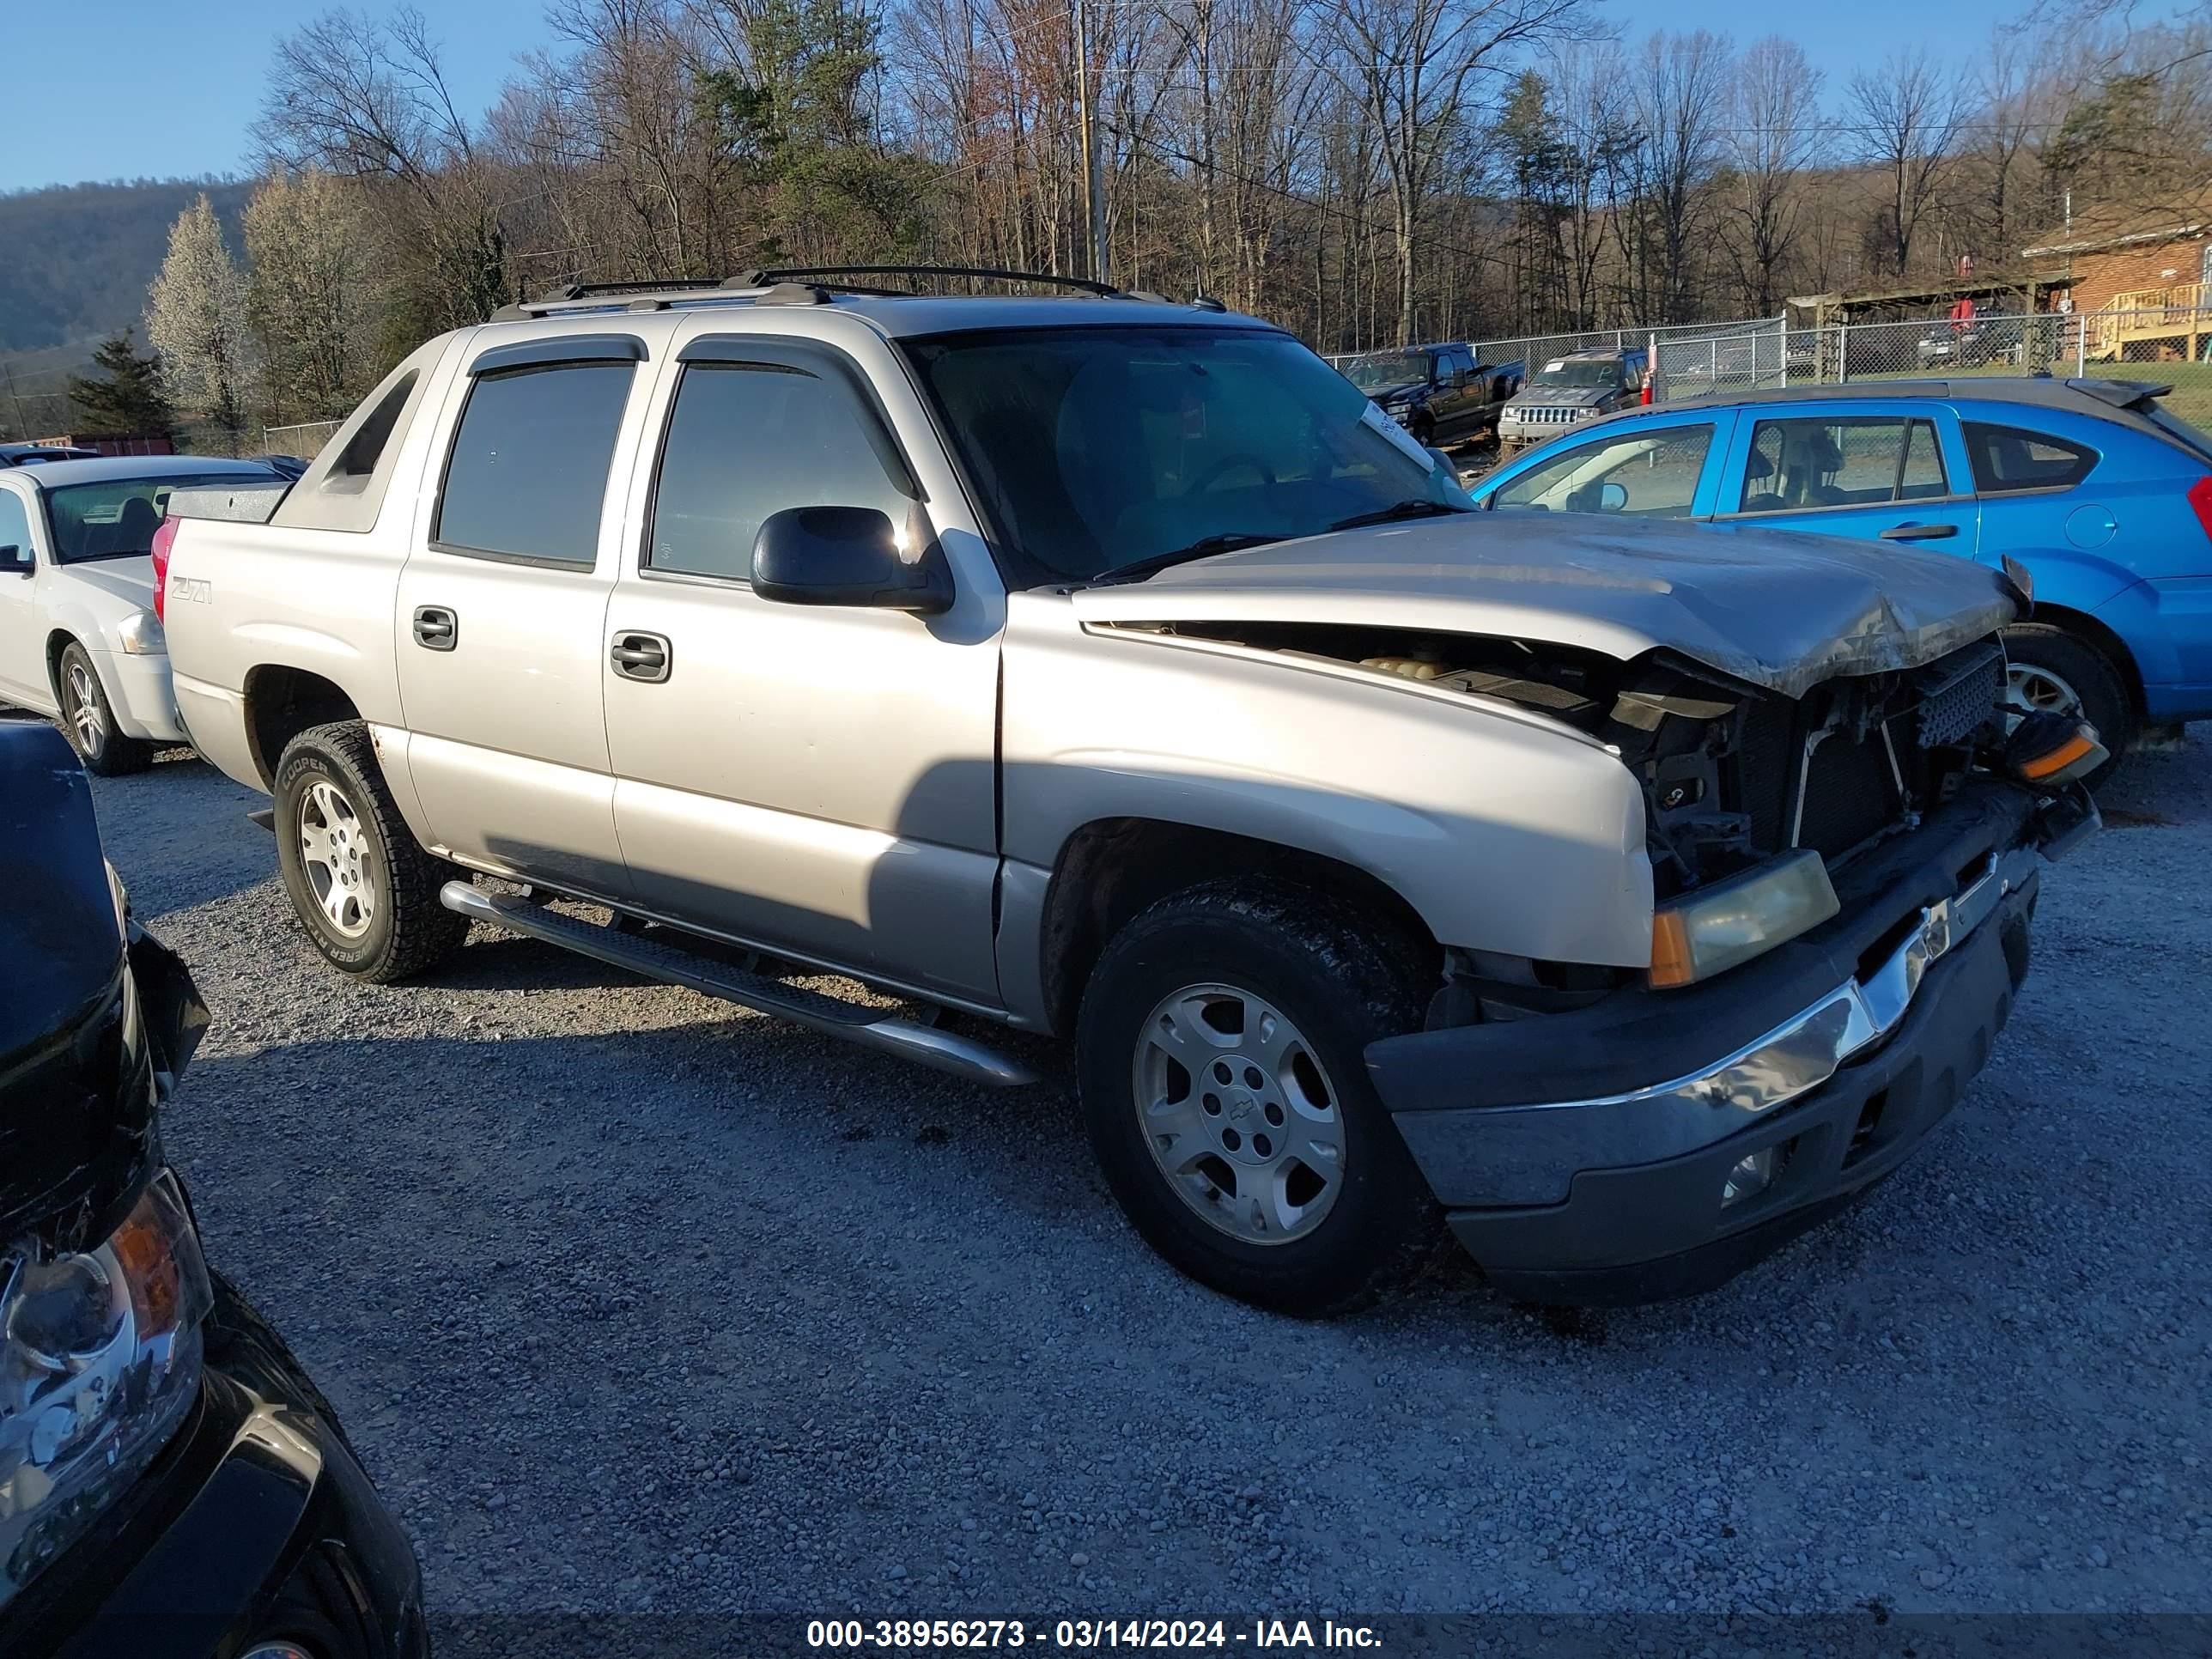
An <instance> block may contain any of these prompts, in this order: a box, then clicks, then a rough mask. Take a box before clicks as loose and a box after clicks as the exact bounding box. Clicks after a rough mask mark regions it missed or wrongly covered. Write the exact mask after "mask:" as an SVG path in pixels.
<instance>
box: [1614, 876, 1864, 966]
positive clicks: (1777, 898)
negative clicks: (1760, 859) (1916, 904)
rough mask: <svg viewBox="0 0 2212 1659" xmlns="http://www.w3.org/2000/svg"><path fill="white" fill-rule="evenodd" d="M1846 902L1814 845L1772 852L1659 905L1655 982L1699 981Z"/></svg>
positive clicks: (1770, 946) (1653, 927)
mask: <svg viewBox="0 0 2212 1659" xmlns="http://www.w3.org/2000/svg"><path fill="white" fill-rule="evenodd" d="M1839 908H1841V907H1840V906H1839V905H1838V903H1837V902H1836V890H1835V889H1834V888H1833V887H1832V886H1831V885H1829V883H1828V866H1827V865H1826V862H1825V861H1824V860H1822V859H1821V857H1820V854H1818V853H1816V852H1814V850H1813V849H1812V848H1809V847H1808V848H1800V849H1799V850H1797V851H1796V852H1794V853H1785V854H1783V855H1782V856H1781V857H1780V858H1777V859H1769V860H1767V861H1766V862H1765V863H1764V864H1761V865H1757V866H1753V868H1751V869H1749V870H1747V871H1745V872H1743V873H1742V874H1741V875H1738V876H1731V877H1729V878H1728V879H1727V880H1726V881H1717V882H1715V883H1713V884H1712V885H1711V886H1710V887H1704V888H1700V889H1699V890H1697V891H1696V892H1694V893H1692V894H1691V895H1689V896H1687V897H1686V898H1682V899H1678V900H1677V901H1675V902H1674V903H1672V904H1668V905H1662V907H1661V908H1659V909H1658V910H1657V911H1656V913H1655V914H1654V915H1653V916H1652V918H1651V983H1652V985H1653V986H1654V987H1657V988H1661V989H1666V988H1669V987H1675V986H1681V985H1695V984H1697V983H1699V981H1703V980H1708V979H1711V977H1712V976H1713V975H1715V974H1719V973H1725V972H1726V971H1727V970H1728V969H1731V968H1733V967H1735V965H1736V964H1737V963H1743V962H1749V961H1750V960H1751V959H1752V958H1753V957H1757V956H1763V955H1765V953H1766V952H1767V951H1771V950H1772V949H1773V948H1774V947H1775V946H1776V945H1780V944H1782V943H1784V941H1785V940H1788V939H1796V937H1797V935H1798V934H1800V933H1803V932H1804V931H1805V930H1806V929H1807V928H1808V927H1819V926H1820V924H1821V923H1822V922H1824V921H1826V920H1827V919H1828V918H1829V917H1830V916H1832V915H1835V914H1836V912H1837V911H1838V909H1839Z"/></svg>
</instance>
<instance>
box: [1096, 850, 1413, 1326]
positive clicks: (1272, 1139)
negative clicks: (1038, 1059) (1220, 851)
mask: <svg viewBox="0 0 2212 1659" xmlns="http://www.w3.org/2000/svg"><path fill="white" fill-rule="evenodd" d="M1412 953H1413V952H1412V949H1411V947H1410V946H1408V945H1404V944H1401V942H1400V941H1398V940H1396V939H1392V938H1390V937H1389V936H1387V935H1385V934H1383V933H1377V932H1376V931H1375V930H1373V929H1370V927H1366V926H1365V925H1364V924H1363V923H1362V921H1360V920H1359V919H1358V917H1356V916H1354V915H1352V914H1351V912H1350V911H1349V910H1347V909H1346V908H1345V907H1344V906H1342V905H1341V904H1340V902H1337V901H1336V900H1334V899H1333V898H1331V897H1329V896H1328V895H1326V894H1322V893H1319V892H1316V891H1310V890H1305V889H1303V888H1299V887H1295V886H1291V885H1290V884H1283V883H1278V882H1273V881H1264V880H1257V879H1238V880H1230V881H1220V882H1212V883H1208V884H1205V885H1203V886H1200V887H1195V888H1192V889H1190V890H1188V891H1185V892H1182V893H1179V894H1176V895H1174V896H1170V897H1169V898H1166V899H1164V900H1162V901H1161V902H1159V903H1158V904H1156V905H1154V906H1153V907H1152V908H1151V909H1149V910H1147V911H1146V912H1145V913H1144V914H1143V915H1139V917H1137V919H1136V920H1135V921H1132V922H1130V923H1129V924H1128V925H1127V927H1124V928H1123V929H1122V930H1121V933H1119V934H1117V935H1116V936H1115V938H1114V939H1113V940H1112V941H1111V942H1110V943H1109V945H1107V947H1106V950H1105V952H1104V954H1103V955H1102V956H1101V957H1100V958H1099V961H1098V965H1097V969H1096V970H1095V971H1094V973H1093V974H1092V976H1091V982H1090V984H1089V986H1088V987H1087V988H1086V989H1085V994H1084V999H1083V1006H1082V1012H1081V1016H1080V1020H1079V1029H1078V1032H1077V1054H1076V1063H1077V1069H1078V1074H1079V1079H1080V1085H1081V1092H1082V1099H1083V1109H1084V1115H1085V1121H1086V1124H1087V1127H1088V1128H1089V1130H1090V1135H1091V1147H1092V1149H1093V1151H1094V1152H1096V1153H1097V1158H1098V1162H1099V1166H1100V1168H1101V1169H1102V1170H1103V1172H1104V1174H1105V1176H1106V1180H1107V1183H1108V1185H1109V1187H1110V1188H1111V1189H1112V1190H1113V1193H1114V1196H1115V1199H1116V1200H1118V1201H1119V1202H1120V1204H1121V1208H1122V1210H1123V1211H1124V1212H1126V1213H1127V1216H1128V1218H1129V1219H1130V1221H1131V1222H1132V1223H1133V1225H1135V1227H1136V1229H1137V1231H1139V1233H1140V1234H1142V1235H1143V1236H1144V1237H1145V1239H1146V1242H1147V1243H1150V1244H1151V1245H1152V1248H1153V1249H1156V1250H1158V1252H1159V1253H1160V1254H1161V1255H1164V1256H1165V1257H1166V1258H1167V1260H1168V1261H1170V1262H1171V1263H1173V1264H1174V1265H1175V1266H1176V1267H1178V1268H1180V1269H1182V1271H1183V1272H1184V1273H1188V1274H1189V1275H1190V1276H1191V1277H1192V1278H1194V1279H1197V1280H1199V1281H1200V1283H1201V1284H1205V1285H1211V1286H1212V1287H1213V1288H1214V1289H1216V1290H1218V1291H1225V1292H1226V1293H1228V1294H1229V1295H1231V1296H1234V1297H1239V1298H1241V1299H1243V1300H1244V1301H1247V1302H1251V1303H1255V1304H1258V1305H1260V1306H1261V1307H1265V1308H1272V1309H1274V1310H1277V1311H1279V1312H1283V1313H1289V1314H1295V1315H1298V1316H1306V1317H1316V1316H1324V1315H1328V1314H1335V1313H1341V1312H1346V1311H1348V1310H1352V1309H1353V1308H1357V1307H1359V1306H1361V1305H1363V1304H1365V1303H1367V1302H1370V1301H1371V1300H1373V1299H1374V1298H1375V1297H1376V1296H1377V1295H1378V1294H1379V1293H1381V1292H1382V1291H1385V1290H1387V1289H1389V1288H1390V1287H1391V1286H1392V1285H1395V1283H1397V1282H1399V1281H1401V1280H1403V1279H1406V1278H1407V1277H1408V1276H1409V1275H1410V1273H1411V1272H1412V1270H1413V1268H1414V1267H1417V1266H1418V1265H1419V1262H1420V1261H1422V1260H1424V1259H1425V1257H1426V1255H1428V1254H1429V1252H1430V1250H1431V1248H1432V1247H1433V1245H1434V1243H1435V1242H1436V1240H1437V1237H1438V1236H1439V1233H1440V1231H1441V1222H1442V1218H1441V1215H1440V1213H1439V1212H1438V1210H1437V1205H1436V1202H1435V1200H1434V1199H1433V1198H1432V1197H1431V1195H1430V1193H1429V1191H1428V1188H1427V1185H1426V1183H1425V1182H1424V1181H1423V1180H1422V1179H1421V1176H1420V1172H1419V1170H1417V1169H1416V1168H1415V1167H1414V1164H1413V1158H1412V1157H1411V1155H1410V1154H1408V1153H1407V1150H1406V1146H1405V1143H1404V1141H1403V1140H1402V1139H1400V1137H1399V1134H1398V1132H1397V1129H1396V1127H1395V1126H1394V1125H1393V1124H1392V1123H1391V1121H1390V1116H1389V1113H1388V1112H1387V1111H1386V1110H1384V1109H1383V1103H1382V1102H1381V1100H1380V1099H1379V1098H1378V1097H1376V1093H1375V1091H1374V1086H1373V1085H1372V1084H1371V1083H1370V1081H1369V1080H1368V1076H1367V1067H1366V1064H1365V1059H1364V1055H1365V1051H1366V1048H1367V1045H1368V1044H1369V1043H1370V1042H1374V1041H1376V1039H1378V1038H1380V1037H1384V1036H1394V1035H1395V1034H1397V1033H1400V1032H1403V1031H1409V1030H1414V1029H1415V1028H1417V1027H1418V1026H1419V1024H1420V1012H1419V1010H1420V1001H1419V994H1418V992H1417V989H1416V987H1415V982H1414V975H1413V971H1412V969H1411V963H1410V962H1409V960H1408V958H1409V957H1411V955H1412Z"/></svg>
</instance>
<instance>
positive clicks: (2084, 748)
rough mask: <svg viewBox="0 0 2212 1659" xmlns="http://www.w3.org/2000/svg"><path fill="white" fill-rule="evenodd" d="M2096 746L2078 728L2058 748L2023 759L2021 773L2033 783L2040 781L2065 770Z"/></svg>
mask: <svg viewBox="0 0 2212 1659" xmlns="http://www.w3.org/2000/svg"><path fill="white" fill-rule="evenodd" d="M2096 746H2097V745H2096V744H2093V743H2092V742H2091V741H2090V740H2089V738H2088V737H2087V734H2086V733H2084V732H2081V731H2080V730H2079V729H2076V730H2075V733H2074V735H2073V736H2072V737H2070V738H2068V739H2067V740H2066V741H2065V742H2064V743H2062V744H2059V745H2058V747H2057V748H2056V749H2053V750H2050V751H2049V752H2048V753H2047V754H2041V755H2038V756H2037V757H2035V758H2034V759H2033V760H2027V761H2022V762H2021V763H2020V775H2021V776H2022V777H2024V778H2026V779H2027V780H2028V781H2030V782H2031V783H2033V782H2039V781H2041V780H2043V779H2045V778H2047V777H2050V776H2051V775H2054V774H2055V773H2058V772H2063V771H2064V770H2065V769H2067V768H2068V767H2069V766H2071V765H2072V764H2073V763H2075V761H2077V760H2080V759H2081V758H2082V757H2085V756H2086V755H2087V754H2088V752H2089V751H2090V750H2093V749H2094V748H2095V747H2096Z"/></svg>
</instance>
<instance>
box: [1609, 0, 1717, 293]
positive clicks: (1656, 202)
mask: <svg viewBox="0 0 2212 1659" xmlns="http://www.w3.org/2000/svg"><path fill="white" fill-rule="evenodd" d="M1631 85H1632V88H1633V91H1634V100H1635V106H1636V118H1637V124H1638V126H1639V127H1641V128H1642V129H1643V135H1644V149H1645V151H1646V153H1647V157H1648V160H1647V164H1646V165H1647V168H1648V171H1647V173H1646V182H1647V188H1648V189H1649V191H1650V198H1651V200H1650V209H1651V211H1650V237H1651V247H1650V255H1651V257H1652V258H1653V259H1654V260H1655V262H1656V273H1655V274H1656V292H1655V293H1654V295H1653V299H1654V301H1655V302H1656V315H1655V316H1654V317H1653V318H1652V319H1651V320H1656V321H1661V322H1680V321H1685V320H1687V319H1689V317H1690V315H1691V313H1692V309H1693V308H1694V297H1695V296H1694V295H1693V292H1692V290H1693V287H1694V284H1695V279H1696V276H1697V271H1696V270H1695V265H1696V261H1697V257H1698V254H1699V252H1700V251H1701V250H1702V249H1703V247H1704V246H1705V237H1704V235H1703V234H1702V233H1703V230H1704V228H1705V222H1706V218H1707V215H1708V214H1709V212H1710V211H1711V205H1712V204H1711V199H1710V197H1709V196H1708V195H1707V193H1706V191H1705V185H1706V183H1707V182H1708V181H1709V180H1710V179H1711V176H1712V173H1713V169H1714V166H1715V164H1716V162H1717V160H1718V158H1719V155H1720V147H1721V138H1722V127H1723V121H1724V119H1725V112H1726V110H1727V107H1728V85H1729V43H1728V39H1727V37H1726V36H1724V35H1718V34H1711V33H1707V32H1706V31H1705V30H1704V29H1699V30H1698V31H1697V32H1696V33H1691V34H1654V35H1653V36H1651V38H1650V40H1647V41H1645V42H1644V55H1643V61H1642V62H1641V63H1640V64H1638V65H1637V72H1636V74H1635V76H1634V78H1633V79H1632V82H1631Z"/></svg>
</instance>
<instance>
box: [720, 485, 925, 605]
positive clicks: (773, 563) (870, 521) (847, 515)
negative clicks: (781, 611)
mask: <svg viewBox="0 0 2212 1659" xmlns="http://www.w3.org/2000/svg"><path fill="white" fill-rule="evenodd" d="M752 580H753V592H756V593H757V594H759V595H760V596H761V598H763V599H773V600H775V601H776V602H777V603H778V604H780V605H861V606H871V607H874V608H876V609H879V610H884V611H915V612H918V613H920V614H922V615H925V616H933V615H935V614H936V613H937V612H939V611H946V610H950V609H951V605H952V576H951V571H949V570H948V569H947V568H945V555H944V554H943V553H942V552H941V551H940V550H939V549H938V547H937V545H936V544H935V543H934V541H932V542H931V543H930V544H928V545H927V546H925V547H924V548H923V549H922V550H921V553H920V554H919V555H918V556H913V557H911V558H910V557H909V556H907V555H906V554H904V553H902V552H901V550H900V549H899V545H898V534H897V532H896V530H895V529H894V528H893V527H892V525H891V521H890V515H889V514H887V513H879V512H878V511H877V510H876V509H875V508H874V507H786V508H784V509H783V511H782V512H781V513H770V514H769V517H768V519H767V520H766V521H765V522H763V524H762V526H761V527H760V535H759V536H758V537H757V538H756V539H755V541H754V543H753V578H752Z"/></svg>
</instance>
